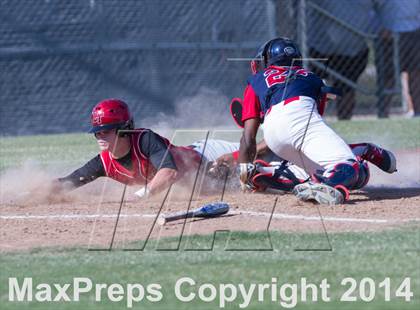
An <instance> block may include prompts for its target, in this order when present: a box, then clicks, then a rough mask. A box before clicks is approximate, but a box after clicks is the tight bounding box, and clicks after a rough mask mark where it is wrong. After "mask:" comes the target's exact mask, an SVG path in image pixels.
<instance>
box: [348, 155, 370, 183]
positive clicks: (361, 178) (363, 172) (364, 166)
mask: <svg viewBox="0 0 420 310" xmlns="http://www.w3.org/2000/svg"><path fill="white" fill-rule="evenodd" d="M369 178H370V170H369V166H368V163H367V162H365V161H364V160H361V161H359V175H358V177H357V181H356V183H355V184H354V185H353V187H352V188H351V189H360V188H362V187H364V186H366V184H367V183H368V182H369Z"/></svg>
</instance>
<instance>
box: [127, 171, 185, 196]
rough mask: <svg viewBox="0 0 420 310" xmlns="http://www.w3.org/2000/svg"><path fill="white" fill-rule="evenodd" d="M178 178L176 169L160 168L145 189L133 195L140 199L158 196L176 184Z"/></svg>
mask: <svg viewBox="0 0 420 310" xmlns="http://www.w3.org/2000/svg"><path fill="white" fill-rule="evenodd" d="M177 176H178V172H177V171H176V169H172V168H162V169H159V170H158V172H157V173H156V175H155V176H154V177H153V179H152V180H151V181H150V183H149V184H147V185H146V186H145V187H142V188H141V189H139V190H138V191H137V192H135V195H136V196H138V197H140V198H147V197H149V196H150V195H154V194H158V193H160V192H162V191H164V190H165V189H167V188H168V187H169V186H171V185H172V184H173V183H175V182H176V180H177Z"/></svg>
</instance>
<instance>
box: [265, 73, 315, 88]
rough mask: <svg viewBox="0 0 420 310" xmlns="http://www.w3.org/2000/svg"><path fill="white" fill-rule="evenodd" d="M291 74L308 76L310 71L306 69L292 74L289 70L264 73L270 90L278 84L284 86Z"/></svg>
mask: <svg viewBox="0 0 420 310" xmlns="http://www.w3.org/2000/svg"><path fill="white" fill-rule="evenodd" d="M291 74H295V75H302V76H307V75H308V71H306V70H305V69H299V70H296V71H293V72H291V73H290V71H289V70H284V71H280V70H278V69H269V70H267V71H265V72H264V77H265V83H266V84H267V87H268V88H270V87H271V86H273V85H276V84H283V83H285V82H286V78H287V76H289V75H291Z"/></svg>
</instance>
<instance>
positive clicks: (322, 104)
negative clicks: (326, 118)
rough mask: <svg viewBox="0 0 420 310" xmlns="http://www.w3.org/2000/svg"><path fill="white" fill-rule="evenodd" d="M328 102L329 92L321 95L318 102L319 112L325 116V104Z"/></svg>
mask: <svg viewBox="0 0 420 310" xmlns="http://www.w3.org/2000/svg"><path fill="white" fill-rule="evenodd" d="M326 104H327V94H324V95H322V96H321V98H320V100H319V104H318V113H319V115H321V116H323V115H324V112H325V106H326Z"/></svg>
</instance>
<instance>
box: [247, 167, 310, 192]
mask: <svg viewBox="0 0 420 310" xmlns="http://www.w3.org/2000/svg"><path fill="white" fill-rule="evenodd" d="M254 164H255V165H256V169H257V171H258V173H257V174H256V175H255V176H254V177H253V178H252V183H253V184H254V185H255V187H256V188H258V189H259V190H265V189H267V188H270V189H275V190H280V191H287V192H290V191H292V190H293V188H294V187H295V186H296V185H297V184H300V183H303V182H304V181H305V180H301V179H299V178H297V177H296V176H295V175H294V173H293V172H292V171H290V169H289V168H288V165H289V163H288V162H287V161H285V160H283V161H281V162H279V164H277V165H271V164H269V163H267V162H265V161H263V160H256V161H255V162H254Z"/></svg>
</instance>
